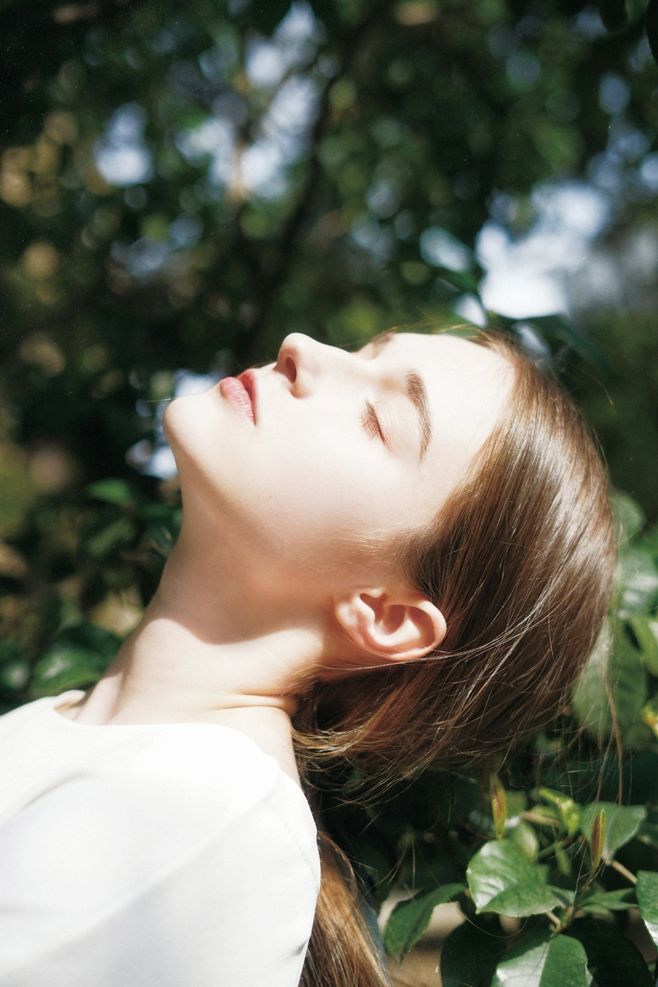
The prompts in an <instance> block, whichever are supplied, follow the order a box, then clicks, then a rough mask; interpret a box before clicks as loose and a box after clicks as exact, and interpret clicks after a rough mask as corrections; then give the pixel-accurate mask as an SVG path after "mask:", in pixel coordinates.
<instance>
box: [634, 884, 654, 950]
mask: <svg viewBox="0 0 658 987" xmlns="http://www.w3.org/2000/svg"><path fill="white" fill-rule="evenodd" d="M635 891H636V893H637V903H638V905H639V906H640V915H641V916H642V920H643V922H644V924H645V925H646V927H647V930H648V932H649V935H650V936H651V938H652V939H653V942H654V946H658V874H656V873H654V872H653V871H648V870H640V871H638V872H637V886H636V888H635Z"/></svg>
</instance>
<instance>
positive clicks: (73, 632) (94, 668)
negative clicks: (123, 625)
mask: <svg viewBox="0 0 658 987" xmlns="http://www.w3.org/2000/svg"><path fill="white" fill-rule="evenodd" d="M121 640H122V639H121V638H120V637H119V635H118V634H114V633H113V632H112V631H108V630H107V629H106V628H105V627H99V626H98V625H97V624H92V623H89V622H88V621H84V622H82V623H80V624H75V625H73V626H71V627H66V628H64V629H63V630H62V631H61V632H60V634H58V636H57V638H56V639H55V641H54V642H53V644H52V645H51V647H50V648H49V649H48V650H47V651H46V653H45V654H44V655H43V657H42V658H41V659H40V661H39V662H38V663H37V665H36V667H35V669H34V674H33V677H32V681H31V683H30V695H31V696H32V698H34V699H36V698H38V697H40V696H53V695H57V694H58V693H60V692H63V691H65V690H66V689H78V688H81V687H83V686H88V685H90V684H92V683H94V682H96V681H98V679H99V678H100V676H101V675H102V674H103V672H104V671H105V669H106V668H107V666H108V665H109V664H110V662H111V661H112V659H113V658H114V656H115V655H116V652H117V651H118V649H119V647H120V645H121Z"/></svg>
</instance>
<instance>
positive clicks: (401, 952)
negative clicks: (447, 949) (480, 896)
mask: <svg viewBox="0 0 658 987" xmlns="http://www.w3.org/2000/svg"><path fill="white" fill-rule="evenodd" d="M463 890H464V885H463V884H456V883H455V884H443V885H441V887H439V888H434V889H433V890H432V891H425V892H420V893H419V894H417V895H415V896H414V897H413V898H409V899H408V900H407V901H400V902H398V904H397V905H396V906H395V908H394V909H393V911H392V912H391V916H390V918H389V920H388V922H387V923H386V931H385V933H384V947H385V949H386V952H387V953H388V954H389V956H393V957H394V958H395V959H396V960H397V961H398V962H400V960H402V958H403V956H405V955H406V954H407V953H408V952H409V950H410V949H412V948H413V947H414V946H415V945H416V943H417V942H418V940H419V939H420V938H421V936H422V935H423V933H424V932H425V929H426V928H427V926H428V925H429V922H430V919H431V917H432V912H433V911H434V909H435V908H436V906H437V905H444V904H445V903H446V902H447V901H452V899H453V898H456V897H457V895H458V894H460V893H461V892H462V891H463Z"/></svg>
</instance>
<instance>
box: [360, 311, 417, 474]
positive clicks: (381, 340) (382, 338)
mask: <svg viewBox="0 0 658 987" xmlns="http://www.w3.org/2000/svg"><path fill="white" fill-rule="evenodd" d="M394 336H395V333H394V332H393V331H392V330H390V329H387V330H385V331H384V332H380V333H379V334H378V335H377V336H374V337H373V338H372V339H371V340H370V343H371V345H372V346H374V347H375V350H376V352H377V353H379V351H380V350H381V349H383V348H384V346H386V344H387V343H390V342H391V340H392V339H393V337H394ZM404 382H405V394H406V395H407V397H408V398H409V400H410V401H411V403H412V404H413V406H414V408H415V409H416V411H417V413H418V424H419V426H420V456H419V459H420V460H421V461H422V460H423V459H424V458H425V454H426V452H427V449H428V447H429V444H430V442H431V441H432V421H431V418H430V411H429V401H428V399H427V388H426V387H425V381H424V380H423V378H422V377H421V375H420V374H419V373H418V371H417V370H410V371H409V373H408V374H407V376H406V377H405V380H404Z"/></svg>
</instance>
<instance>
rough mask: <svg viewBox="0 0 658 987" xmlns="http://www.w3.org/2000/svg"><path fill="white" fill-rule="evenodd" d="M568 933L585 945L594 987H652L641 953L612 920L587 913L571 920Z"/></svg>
mask: <svg viewBox="0 0 658 987" xmlns="http://www.w3.org/2000/svg"><path fill="white" fill-rule="evenodd" d="M567 934H568V935H569V936H573V937H574V938H575V939H578V940H579V941H580V942H581V943H582V944H583V946H584V947H585V952H586V953H587V965H588V967H589V970H590V973H591V974H592V976H593V977H594V981H595V983H596V985H597V987H653V978H652V977H651V974H650V973H649V970H648V968H647V965H646V963H645V962H644V960H643V959H642V956H641V955H640V953H639V952H638V950H637V949H636V948H635V946H634V945H633V944H632V943H631V941H630V940H629V939H627V938H626V936H625V935H624V934H623V933H622V932H620V931H619V929H618V928H617V926H616V925H614V924H613V923H612V922H602V921H600V920H596V919H594V918H592V916H591V915H587V916H585V918H581V919H578V920H577V921H576V922H573V923H572V924H571V925H570V926H569V932H568V933H567Z"/></svg>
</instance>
